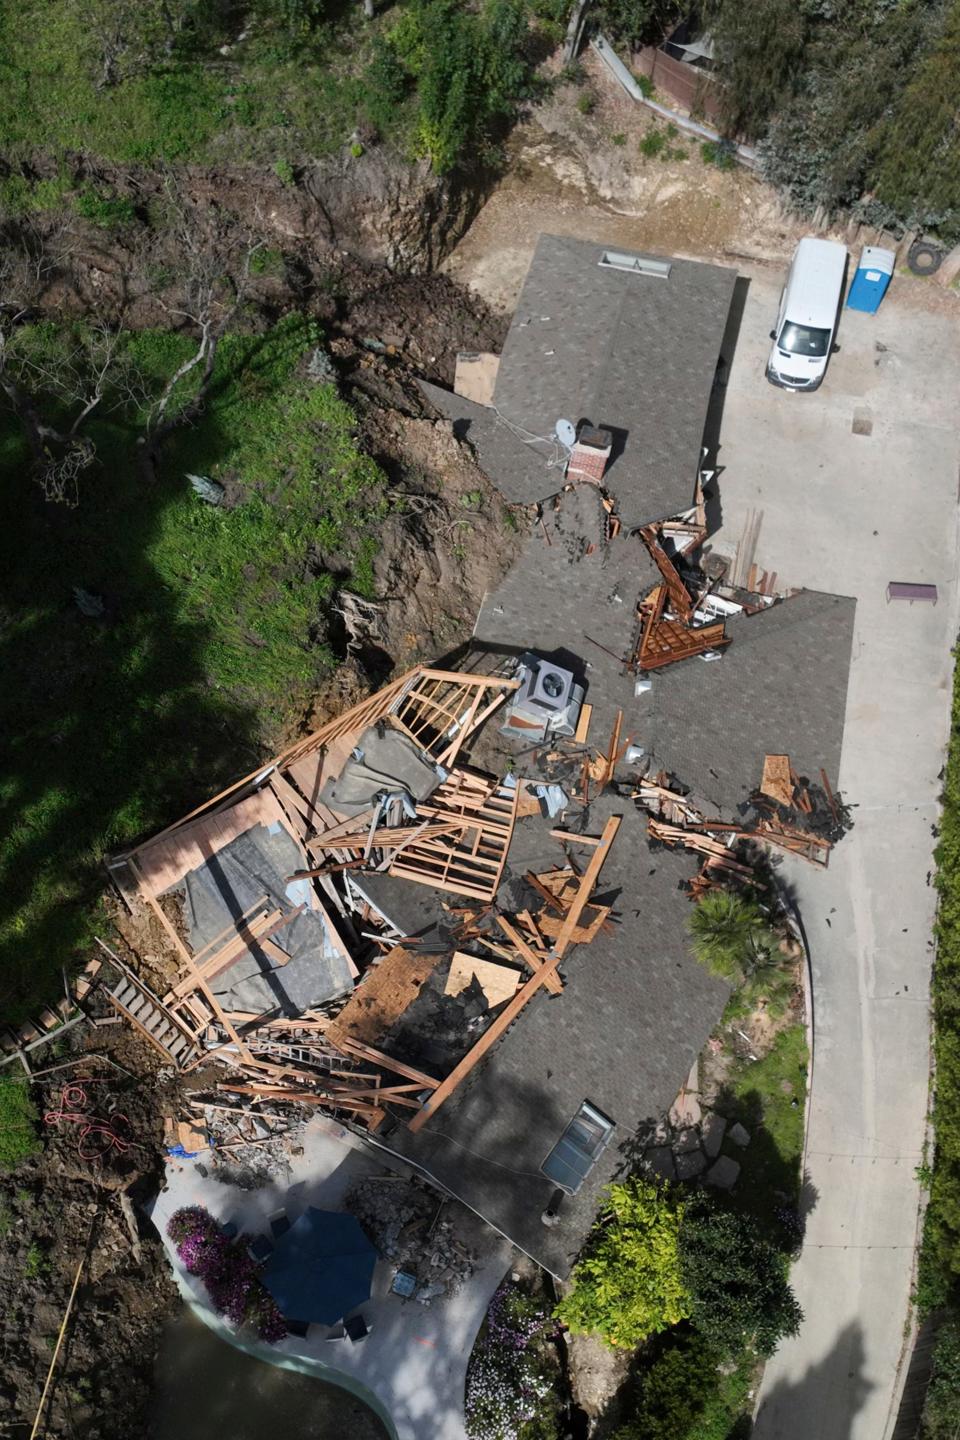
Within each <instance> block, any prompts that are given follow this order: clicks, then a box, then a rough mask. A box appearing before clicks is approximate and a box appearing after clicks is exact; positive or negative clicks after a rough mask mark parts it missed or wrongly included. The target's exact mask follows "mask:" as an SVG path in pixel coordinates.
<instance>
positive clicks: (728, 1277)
mask: <svg viewBox="0 0 960 1440" xmlns="http://www.w3.org/2000/svg"><path fill="white" fill-rule="evenodd" d="M679 1238H680V1244H679V1257H680V1275H681V1279H682V1282H683V1285H684V1287H685V1288H686V1291H687V1293H688V1295H689V1301H688V1313H689V1315H690V1319H691V1320H692V1321H693V1324H694V1325H695V1326H696V1328H697V1329H698V1330H699V1331H700V1332H701V1333H702V1334H703V1335H705V1336H709V1337H710V1340H711V1341H712V1342H713V1343H714V1344H715V1345H716V1346H717V1347H718V1348H719V1349H721V1350H723V1351H724V1352H726V1353H728V1354H731V1355H735V1354H737V1353H738V1352H740V1351H741V1350H742V1349H743V1347H744V1345H745V1344H752V1345H753V1346H754V1348H755V1349H756V1350H757V1352H758V1353H759V1354H761V1355H772V1354H773V1352H774V1350H775V1349H776V1348H777V1345H778V1344H779V1342H780V1341H781V1340H782V1339H783V1337H784V1336H785V1335H795V1334H796V1333H797V1330H798V1329H799V1328H800V1322H801V1320H802V1319H803V1312H802V1310H801V1309H800V1306H799V1304H798V1303H797V1299H796V1296H795V1295H794V1293H793V1291H792V1290H791V1288H790V1282H789V1280H788V1279H787V1272H786V1262H785V1260H784V1258H783V1256H782V1255H780V1254H779V1253H778V1252H777V1251H776V1250H775V1249H774V1247H773V1246H772V1245H770V1244H769V1243H768V1242H767V1241H766V1240H764V1239H763V1238H762V1237H761V1235H760V1232H759V1230H758V1229H757V1227H756V1225H755V1223H754V1222H753V1220H751V1219H750V1218H749V1217H747V1216H745V1215H740V1214H737V1213H736V1212H735V1211H733V1210H727V1209H724V1208H723V1207H722V1206H721V1205H720V1204H719V1203H718V1202H717V1201H716V1200H714V1199H713V1198H712V1197H710V1196H707V1195H698V1196H695V1197H694V1199H693V1200H691V1201H690V1202H689V1204H688V1205H687V1207H686V1210H685V1212H684V1215H683V1223H682V1225H681V1228H680V1237H679Z"/></svg>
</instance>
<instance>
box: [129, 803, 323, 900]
mask: <svg viewBox="0 0 960 1440" xmlns="http://www.w3.org/2000/svg"><path fill="white" fill-rule="evenodd" d="M274 824H280V825H282V826H283V828H284V829H285V830H287V831H289V829H290V827H289V825H288V824H287V821H286V817H285V816H284V813H283V811H282V810H281V808H280V804H279V802H278V800H277V797H276V796H275V795H274V793H273V791H272V790H271V789H270V788H269V786H266V785H265V786H264V787H263V788H262V789H260V790H257V791H256V792H255V793H254V794H253V795H248V796H246V798H245V799H243V800H238V801H237V802H236V804H234V805H230V806H228V807H227V809H226V810H220V811H217V812H215V813H214V814H212V815H203V816H201V817H200V819H198V820H189V821H188V822H187V824H186V825H181V826H179V827H178V828H177V829H176V830H170V831H168V832H167V833H166V834H164V835H163V836H161V837H160V838H159V839H157V840H153V841H150V842H148V843H147V844H146V845H145V846H144V847H143V849H142V850H140V851H139V852H138V853H137V866H138V868H139V870H140V872H141V874H142V876H143V879H144V882H145V883H146V886H147V888H148V890H149V891H150V893H151V894H152V895H162V894H163V893H164V891H165V890H169V889H170V887H171V885H176V884H177V883H178V882H179V881H180V880H182V879H183V877H184V875H186V874H188V872H189V871H191V870H196V869H197V868H198V866H200V865H202V864H204V862H205V861H207V860H209V859H210V856H211V855H216V853H217V851H218V850H222V849H223V848H224V846H226V845H229V844H230V843H231V841H233V840H236V839H237V837H238V836H239V835H243V834H245V832H246V831H247V830H252V829H253V827H254V825H274ZM294 838H296V837H294Z"/></svg>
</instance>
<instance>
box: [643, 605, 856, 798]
mask: <svg viewBox="0 0 960 1440" xmlns="http://www.w3.org/2000/svg"><path fill="white" fill-rule="evenodd" d="M856 603H857V602H856V601H855V600H851V599H845V598H844V597H842V596H839V595H825V594H822V593H820V592H818V591H814V590H804V591H801V593H800V594H799V595H794V596H792V597H791V598H790V599H788V600H783V601H781V602H780V603H779V604H778V605H774V606H773V608H772V609H770V610H767V611H764V612H762V613H760V614H757V615H750V616H740V617H738V618H736V619H734V620H730V621H728V622H727V634H728V635H729V636H731V637H732V643H731V644H730V645H728V646H727V648H726V650H725V651H724V653H723V659H722V660H719V661H716V662H714V663H713V664H705V663H704V662H703V661H702V660H699V659H695V660H688V661H685V662H684V663H683V664H681V665H673V666H670V667H668V668H666V669H664V670H660V671H658V672H656V673H655V674H654V676H653V690H652V692H651V694H650V695H649V696H647V697H645V699H646V701H647V702H648V703H647V707H646V712H645V713H646V717H647V719H646V724H645V726H644V727H643V728H642V729H641V732H640V739H641V742H642V743H643V744H644V745H645V746H646V748H647V749H648V750H650V751H652V752H653V754H654V756H655V759H656V762H657V763H658V765H663V766H664V767H665V768H666V769H668V770H673V771H674V772H675V773H676V774H677V775H678V776H679V777H680V779H681V780H683V781H684V783H685V784H687V785H690V786H692V787H693V789H694V791H695V792H696V794H697V795H698V796H699V797H700V798H701V799H702V800H704V801H706V802H708V803H709V804H710V806H711V807H712V811H713V813H715V814H716V813H719V814H720V815H722V816H724V817H732V816H733V813H734V810H735V807H736V806H737V805H738V804H739V803H740V802H741V801H743V800H745V799H746V797H747V796H748V795H749V793H750V791H751V790H755V789H756V787H757V785H758V784H759V783H760V775H761V772H762V769H763V757H764V755H765V754H785V755H789V756H790V759H791V760H792V762H793V767H794V769H795V770H796V772H797V774H798V775H807V776H809V777H810V778H811V779H814V780H818V779H819V773H820V767H821V766H822V767H823V768H824V769H825V770H826V772H827V775H828V777H829V779H830V782H831V784H833V785H836V783H837V776H838V773H839V769H840V746H841V741H842V739H843V722H844V713H845V710H846V703H847V679H848V676H849V671H850V653H851V647H852V644H853V622H854V615H855V612H856Z"/></svg>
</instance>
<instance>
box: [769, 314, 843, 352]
mask: <svg viewBox="0 0 960 1440" xmlns="http://www.w3.org/2000/svg"><path fill="white" fill-rule="evenodd" d="M777 344H778V345H779V346H780V349H781V350H786V351H788V352H789V353H790V354H791V355H826V353H827V347H828V345H829V344H830V331H829V330H813V329H811V328H810V326H808V325H794V324H792V323H791V322H790V321H789V320H788V321H787V323H786V325H784V327H783V329H782V330H781V331H780V339H779V340H778V341H777Z"/></svg>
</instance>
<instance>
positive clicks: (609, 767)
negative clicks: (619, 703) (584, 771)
mask: <svg viewBox="0 0 960 1440" xmlns="http://www.w3.org/2000/svg"><path fill="white" fill-rule="evenodd" d="M622 726H623V711H622V710H618V711H617V718H616V720H615V721H614V722H613V734H612V735H611V736H610V750H609V753H608V754H607V756H606V764H605V765H604V769H603V776H602V779H601V781H600V784H601V787H602V786H605V785H609V784H610V782H611V780H612V779H613V775H614V771H615V770H616V768H617V759H618V756H617V751H618V750H619V748H620V730H621V727H622Z"/></svg>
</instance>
